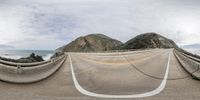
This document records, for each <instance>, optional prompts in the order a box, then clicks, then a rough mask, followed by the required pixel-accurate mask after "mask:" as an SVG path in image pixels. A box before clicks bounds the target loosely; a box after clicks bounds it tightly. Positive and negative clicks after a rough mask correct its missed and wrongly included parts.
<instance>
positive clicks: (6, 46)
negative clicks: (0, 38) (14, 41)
mask: <svg viewBox="0 0 200 100" xmlns="http://www.w3.org/2000/svg"><path fill="white" fill-rule="evenodd" d="M13 48H14V47H13V46H10V45H4V44H0V50H2V49H13Z"/></svg>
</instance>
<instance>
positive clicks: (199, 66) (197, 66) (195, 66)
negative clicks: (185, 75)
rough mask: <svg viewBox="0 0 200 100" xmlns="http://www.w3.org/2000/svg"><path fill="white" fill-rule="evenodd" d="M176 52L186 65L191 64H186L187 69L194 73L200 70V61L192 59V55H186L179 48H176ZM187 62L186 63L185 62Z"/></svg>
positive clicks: (180, 60) (181, 61)
mask: <svg viewBox="0 0 200 100" xmlns="http://www.w3.org/2000/svg"><path fill="white" fill-rule="evenodd" d="M174 53H175V55H176V56H177V59H178V60H179V62H180V63H181V64H182V65H183V66H184V65H186V64H187V65H189V66H184V67H185V69H186V70H187V71H188V72H189V73H191V74H193V73H195V72H197V71H199V70H200V63H199V62H197V61H195V60H193V59H191V58H190V57H188V56H186V55H184V54H183V53H181V52H179V51H177V50H174ZM185 63H186V64H185Z"/></svg>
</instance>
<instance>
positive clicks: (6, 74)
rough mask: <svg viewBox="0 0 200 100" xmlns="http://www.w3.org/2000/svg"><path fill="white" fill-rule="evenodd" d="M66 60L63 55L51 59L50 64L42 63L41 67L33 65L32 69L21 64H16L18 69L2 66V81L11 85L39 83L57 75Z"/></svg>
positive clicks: (0, 76)
mask: <svg viewBox="0 0 200 100" xmlns="http://www.w3.org/2000/svg"><path fill="white" fill-rule="evenodd" d="M65 59H66V56H65V55H63V56H60V57H57V58H55V59H51V60H49V61H48V62H45V63H40V65H37V64H36V65H35V64H32V65H34V66H32V67H31V66H29V67H26V66H25V67H23V66H22V65H20V64H19V63H18V64H16V63H14V64H15V65H16V67H13V66H9V65H5V64H0V80H2V81H6V82H11V83H32V82H37V81H40V80H43V79H45V78H47V77H49V76H51V75H52V74H53V73H55V72H56V71H57V70H58V69H59V68H60V67H61V65H62V64H63V63H64V61H65ZM9 63H10V62H9ZM25 65H26V64H25ZM29 65H31V64H29Z"/></svg>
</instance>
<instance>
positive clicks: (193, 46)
mask: <svg viewBox="0 0 200 100" xmlns="http://www.w3.org/2000/svg"><path fill="white" fill-rule="evenodd" d="M181 47H182V48H184V49H200V44H191V45H184V46H181Z"/></svg>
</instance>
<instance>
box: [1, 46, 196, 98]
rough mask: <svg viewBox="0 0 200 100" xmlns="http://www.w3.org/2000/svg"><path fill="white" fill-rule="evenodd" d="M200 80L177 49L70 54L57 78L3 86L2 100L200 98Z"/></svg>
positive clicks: (55, 76)
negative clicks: (188, 69)
mask: <svg viewBox="0 0 200 100" xmlns="http://www.w3.org/2000/svg"><path fill="white" fill-rule="evenodd" d="M199 94H200V81H198V80H194V79H193V78H192V77H191V76H190V75H189V74H188V73H187V72H185V70H184V69H183V68H182V67H181V65H180V64H179V63H178V61H177V59H176V58H175V56H174V54H173V49H153V50H147V51H143V52H138V51H131V52H126V53H120V52H119V53H118V52H116V53H68V58H67V59H66V61H65V62H64V64H63V66H62V67H61V68H60V69H59V70H58V71H57V72H56V73H55V74H54V75H52V76H51V77H49V78H47V79H45V80H43V81H40V82H36V83H31V84H11V83H6V82H0V98H1V100H15V99H16V100H30V99H34V100H41V99H46V100H68V99H69V100H80V99H86V100H102V99H104V100H105V99H106V100H107V99H108V100H110V99H113V100H116V99H130V100H133V99H135V100H199V99H200V95H199Z"/></svg>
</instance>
